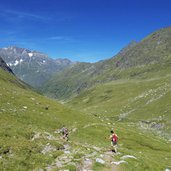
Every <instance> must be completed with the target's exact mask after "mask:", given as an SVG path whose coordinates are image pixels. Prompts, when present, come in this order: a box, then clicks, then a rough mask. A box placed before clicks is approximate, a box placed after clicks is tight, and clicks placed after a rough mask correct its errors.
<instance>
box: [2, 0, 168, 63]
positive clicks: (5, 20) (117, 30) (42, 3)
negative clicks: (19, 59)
mask: <svg viewBox="0 0 171 171" xmlns="http://www.w3.org/2000/svg"><path fill="white" fill-rule="evenodd" d="M0 23H1V25H0V47H7V46H11V45H15V46H19V47H25V48H28V49H31V50H37V51H41V52H43V53H46V54H48V55H49V56H50V57H52V58H69V59H70V60H73V61H86V62H95V61H99V60H102V59H106V58H110V57H112V56H113V55H115V54H116V53H117V52H118V51H119V50H120V49H121V48H123V47H124V46H126V45H127V44H128V43H129V42H130V41H132V40H136V41H140V40H141V39H143V38H144V37H145V36H147V35H148V34H150V33H151V32H153V31H155V30H157V29H160V28H163V27H166V26H171V0H28V1H24V0H1V2H0Z"/></svg>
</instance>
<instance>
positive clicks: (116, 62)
mask: <svg viewBox="0 0 171 171" xmlns="http://www.w3.org/2000/svg"><path fill="white" fill-rule="evenodd" d="M170 61H171V27H167V28H162V29H160V30H157V31H155V32H153V33H151V34H150V35H148V36H147V37H145V38H144V39H143V40H142V41H140V42H138V43H133V44H132V46H129V45H128V46H127V47H126V48H123V50H121V51H120V53H118V54H117V55H115V56H114V57H112V58H110V59H107V60H104V61H100V62H96V63H93V64H86V63H77V64H76V65H75V66H73V67H71V68H68V69H66V70H64V71H62V72H60V73H58V74H56V76H53V77H52V79H51V80H50V81H49V82H47V83H46V84H45V85H44V86H43V87H42V91H43V92H44V93H45V94H46V95H49V96H51V97H54V98H57V99H67V98H71V97H72V96H73V97H74V96H76V95H78V94H79V93H80V92H81V91H84V90H86V89H89V88H91V87H93V86H96V85H98V84H102V83H106V82H110V81H114V80H119V79H132V78H144V77H148V75H147V73H149V75H151V74H153V75H155V72H156V71H158V70H162V69H163V68H164V67H170V65H171V62H170Z"/></svg>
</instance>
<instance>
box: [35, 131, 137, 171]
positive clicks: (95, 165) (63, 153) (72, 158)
mask: <svg viewBox="0 0 171 171" xmlns="http://www.w3.org/2000/svg"><path fill="white" fill-rule="evenodd" d="M42 137H43V138H45V139H48V140H49V143H47V144H46V145H45V146H44V148H43V149H42V154H43V155H51V153H53V152H60V154H59V155H57V156H56V158H55V159H54V160H53V161H52V163H51V164H49V165H48V166H47V167H46V168H45V170H46V171H54V170H58V171H72V170H76V171H95V170H99V171H100V170H102V171H116V170H118V169H117V168H118V167H119V165H121V164H122V165H123V164H127V162H126V161H125V160H124V159H126V158H132V159H134V160H135V159H136V157H134V156H130V155H126V156H123V155H122V154H121V153H120V152H118V153H114V152H112V151H110V150H109V149H104V148H99V147H96V146H91V145H89V144H81V143H79V142H72V141H70V140H69V141H65V140H63V138H62V137H61V135H60V134H59V131H55V132H54V135H51V134H50V133H48V132H44V133H39V132H38V133H35V135H34V136H33V138H32V141H35V140H36V139H40V138H42ZM51 141H52V142H53V141H56V142H58V143H59V144H60V146H58V147H56V146H55V145H53V143H52V144H51ZM118 155H119V156H120V157H119V161H118V157H117V159H116V156H118ZM41 170H43V169H42V168H40V169H38V171H41Z"/></svg>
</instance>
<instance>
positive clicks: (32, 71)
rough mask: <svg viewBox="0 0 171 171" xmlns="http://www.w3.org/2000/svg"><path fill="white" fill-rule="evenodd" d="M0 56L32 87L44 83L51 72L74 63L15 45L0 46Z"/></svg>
mask: <svg viewBox="0 0 171 171" xmlns="http://www.w3.org/2000/svg"><path fill="white" fill-rule="evenodd" d="M0 56H1V57H2V58H3V60H4V61H5V62H6V63H7V65H8V66H9V67H10V68H11V69H12V70H13V72H14V73H15V75H16V76H18V77H19V78H20V79H21V80H23V81H25V82H26V83H27V84H30V85H31V86H33V87H34V88H36V87H39V86H40V85H42V84H43V83H45V82H46V81H47V80H48V79H49V77H51V75H52V74H54V73H56V72H58V71H60V70H63V69H64V68H65V67H68V66H71V65H73V64H74V63H73V62H71V61H70V60H68V59H53V58H49V57H48V56H47V55H46V54H44V53H41V52H37V51H30V50H28V49H25V48H19V47H15V46H11V47H7V48H0Z"/></svg>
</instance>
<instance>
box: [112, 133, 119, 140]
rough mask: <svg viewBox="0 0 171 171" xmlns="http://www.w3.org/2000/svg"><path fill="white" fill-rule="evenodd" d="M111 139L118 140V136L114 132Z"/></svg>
mask: <svg viewBox="0 0 171 171" xmlns="http://www.w3.org/2000/svg"><path fill="white" fill-rule="evenodd" d="M112 141H113V142H117V141H118V136H117V135H116V134H114V135H113V137H112Z"/></svg>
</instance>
